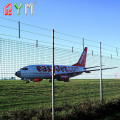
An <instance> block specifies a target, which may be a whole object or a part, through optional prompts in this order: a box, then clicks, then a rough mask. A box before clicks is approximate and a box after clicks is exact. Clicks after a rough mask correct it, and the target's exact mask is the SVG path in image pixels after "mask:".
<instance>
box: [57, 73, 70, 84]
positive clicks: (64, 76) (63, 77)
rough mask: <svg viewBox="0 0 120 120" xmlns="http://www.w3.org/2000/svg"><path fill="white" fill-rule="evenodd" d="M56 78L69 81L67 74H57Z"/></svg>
mask: <svg viewBox="0 0 120 120" xmlns="http://www.w3.org/2000/svg"><path fill="white" fill-rule="evenodd" d="M56 79H57V80H58V81H64V82H69V76H68V75H60V76H57V78H56Z"/></svg>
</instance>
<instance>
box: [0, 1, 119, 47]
mask: <svg viewBox="0 0 120 120" xmlns="http://www.w3.org/2000/svg"><path fill="white" fill-rule="evenodd" d="M7 3H12V5H13V7H12V15H11V16H5V15H3V7H4V6H5V5H6V4H7ZM14 3H16V4H17V5H19V4H20V3H23V7H22V8H21V10H20V15H19V16H18V15H17V11H16V8H15V7H14ZM25 3H33V15H30V10H28V15H25V7H24V5H25ZM0 17H4V18H9V19H12V20H16V21H21V22H24V23H29V24H32V25H36V26H40V27H45V28H48V29H55V30H56V31H60V32H63V33H67V34H70V35H75V36H79V37H82V38H83V37H84V38H86V39H90V40H93V41H96V42H100V41H101V42H102V43H105V44H109V45H114V46H116V47H119V44H120V42H119V40H120V36H119V31H120V22H119V21H120V1H119V0H39V1H38V0H17V1H16V0H4V1H3V0H1V1H0ZM8 24H9V23H8Z"/></svg>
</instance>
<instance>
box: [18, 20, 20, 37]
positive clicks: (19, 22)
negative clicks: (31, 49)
mask: <svg viewBox="0 0 120 120" xmlns="http://www.w3.org/2000/svg"><path fill="white" fill-rule="evenodd" d="M18 30H19V31H18V32H19V38H20V21H19V22H18Z"/></svg>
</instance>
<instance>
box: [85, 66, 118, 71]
mask: <svg viewBox="0 0 120 120" xmlns="http://www.w3.org/2000/svg"><path fill="white" fill-rule="evenodd" d="M115 68H118V67H111V68H102V69H101V70H108V69H115ZM99 70H100V69H94V70H86V71H83V72H91V71H99Z"/></svg>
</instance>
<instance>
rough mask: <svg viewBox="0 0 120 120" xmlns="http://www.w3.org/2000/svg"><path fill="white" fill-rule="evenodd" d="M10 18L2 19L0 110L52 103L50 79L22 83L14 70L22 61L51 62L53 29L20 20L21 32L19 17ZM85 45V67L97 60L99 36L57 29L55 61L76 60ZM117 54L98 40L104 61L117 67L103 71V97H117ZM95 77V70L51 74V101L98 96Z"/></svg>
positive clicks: (97, 73)
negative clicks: (59, 76) (65, 77)
mask: <svg viewBox="0 0 120 120" xmlns="http://www.w3.org/2000/svg"><path fill="white" fill-rule="evenodd" d="M0 19H2V18H0ZM1 21H2V20H1ZM10 22H14V25H13V24H12V26H10V25H6V24H5V23H4V22H3V23H1V24H0V29H1V30H2V31H1V32H0V36H1V37H0V79H1V80H0V91H1V95H0V103H1V105H0V112H1V113H2V112H7V111H15V110H23V109H31V108H32V109H36V108H51V102H52V100H51V99H52V96H51V92H52V85H51V83H49V81H48V80H46V79H44V80H43V81H41V82H38V83H33V82H30V83H29V84H26V83H25V81H22V80H20V78H18V77H16V76H15V72H16V71H18V70H19V69H20V68H23V67H24V66H28V65H40V64H43V65H44V64H45V65H46V64H50V65H51V64H52V42H51V41H52V37H51V30H49V29H46V28H42V27H37V26H33V25H28V24H26V23H20V25H21V28H20V38H19V34H18V33H19V32H18V30H19V29H18V22H17V21H10ZM83 47H88V54H87V60H86V67H92V66H100V55H99V43H98V42H95V41H92V40H87V39H83V38H81V37H76V36H72V35H68V34H65V33H61V32H57V31H55V49H54V50H55V58H54V60H55V65H73V64H75V63H76V62H77V61H78V60H79V58H80V56H81V53H82V51H83ZM119 60H120V58H119V52H118V48H117V49H116V47H113V46H108V45H104V44H102V67H103V68H110V67H118V68H116V69H110V70H103V71H102V73H103V75H102V77H103V99H105V100H111V99H113V98H114V97H119V84H120V75H119V71H120V70H119V69H120V62H119ZM91 69H94V68H91ZM95 69H99V67H97V68H95ZM31 74H32V73H31ZM99 79H100V71H99V70H98V71H92V72H91V73H82V74H81V75H78V76H75V77H73V78H70V82H64V81H56V80H55V107H56V108H57V107H62V106H65V105H66V104H68V105H75V104H77V103H82V102H85V101H89V100H90V101H98V100H100V80H99Z"/></svg>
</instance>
